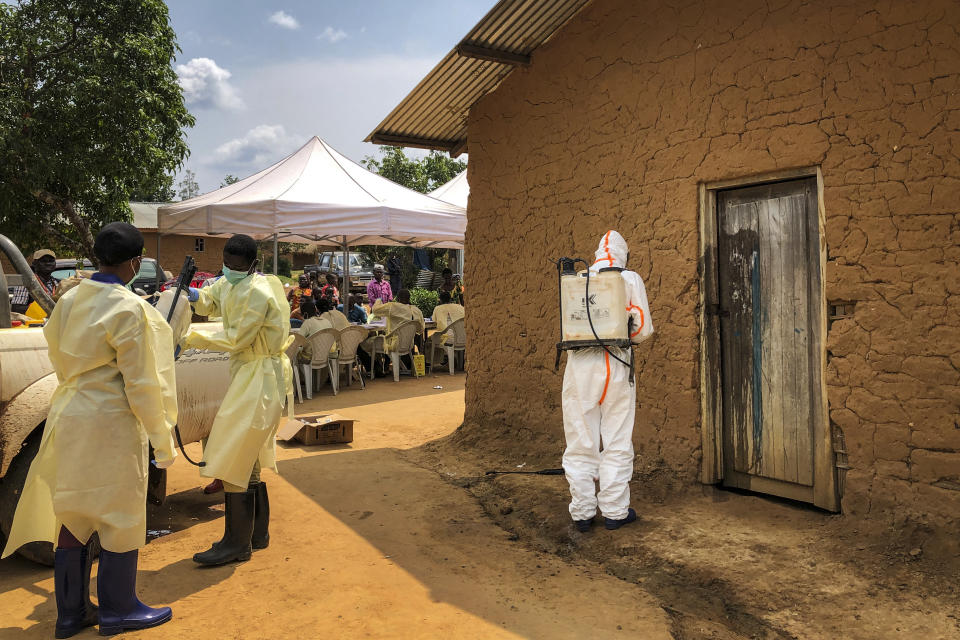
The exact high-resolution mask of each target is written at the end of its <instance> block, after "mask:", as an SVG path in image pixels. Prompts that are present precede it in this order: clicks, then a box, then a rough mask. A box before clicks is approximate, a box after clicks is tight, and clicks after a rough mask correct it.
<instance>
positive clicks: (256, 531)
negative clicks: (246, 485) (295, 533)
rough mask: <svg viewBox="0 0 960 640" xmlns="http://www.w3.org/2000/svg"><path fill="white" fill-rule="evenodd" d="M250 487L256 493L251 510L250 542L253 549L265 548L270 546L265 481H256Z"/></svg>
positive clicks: (268, 512) (268, 502) (267, 497)
mask: <svg viewBox="0 0 960 640" xmlns="http://www.w3.org/2000/svg"><path fill="white" fill-rule="evenodd" d="M250 487H251V488H252V489H253V490H254V493H255V494H256V499H255V501H254V504H255V506H254V510H253V513H254V516H253V537H252V538H251V539H250V543H251V544H252V545H253V548H254V549H255V550H256V549H266V548H267V547H269V546H270V498H269V496H267V483H266V482H257V483H256V484H252V485H250Z"/></svg>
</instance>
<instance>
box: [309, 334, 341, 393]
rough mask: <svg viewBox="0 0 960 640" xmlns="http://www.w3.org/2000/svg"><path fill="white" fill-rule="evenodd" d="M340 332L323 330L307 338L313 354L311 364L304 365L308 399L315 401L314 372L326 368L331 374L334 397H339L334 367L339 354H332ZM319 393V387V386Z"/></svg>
mask: <svg viewBox="0 0 960 640" xmlns="http://www.w3.org/2000/svg"><path fill="white" fill-rule="evenodd" d="M339 337H340V332H339V331H337V330H336V329H321V330H320V331H317V332H316V333H315V334H313V335H312V336H310V337H309V338H307V341H308V342H309V343H310V349H311V351H312V352H313V353H312V355H311V360H310V363H309V364H305V365H303V375H304V377H305V378H306V387H307V398H309V399H313V391H314V387H313V372H314V371H317V370H322V369H324V368H326V369H327V371H328V372H329V373H330V386H332V387H333V395H337V373H336V372H337V368H336V366H334V362H336V358H337V353H336V351H334V352H333V353H331V349H332V348H333V345H335V344H336V343H337V338H339ZM318 380H319V379H318ZM317 390H318V391H319V385H318V386H317Z"/></svg>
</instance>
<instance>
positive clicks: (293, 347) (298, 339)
mask: <svg viewBox="0 0 960 640" xmlns="http://www.w3.org/2000/svg"><path fill="white" fill-rule="evenodd" d="M291 335H292V336H293V342H292V343H290V346H289V347H287V357H288V358H290V368H292V369H293V390H294V391H295V392H296V394H297V395H296V398H298V399H297V402H299V403H301V404H303V390H302V389H301V388H300V367H299V364H300V363H299V362H298V358H299V357H300V352H301V351H302V350H303V347H304V346H306V344H307V339H306V338H304V337H303V336H302V335H300V334H299V333H293V334H291Z"/></svg>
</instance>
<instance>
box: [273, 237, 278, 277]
mask: <svg viewBox="0 0 960 640" xmlns="http://www.w3.org/2000/svg"><path fill="white" fill-rule="evenodd" d="M279 236H280V234H279V233H274V234H273V275H279V274H278V273H277V239H278V238H279Z"/></svg>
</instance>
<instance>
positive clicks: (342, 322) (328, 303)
mask: <svg viewBox="0 0 960 640" xmlns="http://www.w3.org/2000/svg"><path fill="white" fill-rule="evenodd" d="M320 300H321V301H320V302H319V303H318V307H319V308H321V309H325V311H321V312H320V317H321V318H323V319H325V320H326V321H327V322H329V323H330V326H331V327H333V328H334V329H336V330H337V331H343V330H344V329H346V328H347V327H349V326H350V321H349V320H347V316H345V315H343V312H342V311H337V309H336V306H335V305H334V301H333V299H332V298H331V296H330V295H325V296H323V297H321V298H320Z"/></svg>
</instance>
